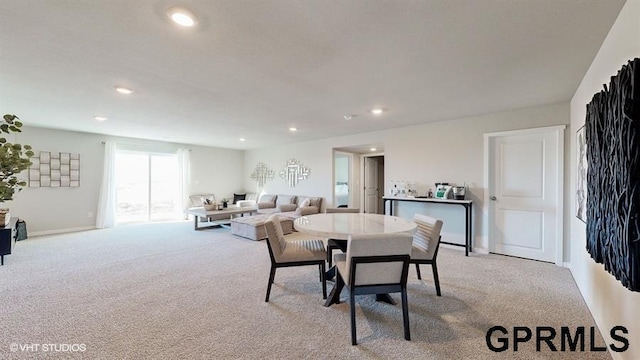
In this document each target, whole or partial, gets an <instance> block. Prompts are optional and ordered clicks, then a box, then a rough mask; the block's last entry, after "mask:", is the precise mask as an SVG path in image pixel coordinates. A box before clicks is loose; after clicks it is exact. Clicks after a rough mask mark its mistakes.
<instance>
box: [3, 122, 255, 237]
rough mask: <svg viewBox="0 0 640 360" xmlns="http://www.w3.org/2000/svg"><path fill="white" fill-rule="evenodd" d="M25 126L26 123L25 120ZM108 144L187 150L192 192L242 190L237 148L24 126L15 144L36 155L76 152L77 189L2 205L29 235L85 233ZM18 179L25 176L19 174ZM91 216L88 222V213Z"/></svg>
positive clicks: (32, 191) (28, 193)
mask: <svg viewBox="0 0 640 360" xmlns="http://www.w3.org/2000/svg"><path fill="white" fill-rule="evenodd" d="M24 120H25V123H27V124H28V119H24ZM105 140H113V141H116V142H117V143H122V144H126V145H127V146H128V147H129V148H135V149H138V150H149V151H153V150H161V151H166V150H170V151H175V150H177V149H178V148H180V147H183V148H189V149H192V151H191V163H192V164H191V169H192V173H191V180H192V183H191V187H192V189H191V193H192V194H199V193H214V194H215V195H216V196H233V192H234V191H241V190H242V183H243V177H242V174H243V162H244V153H243V151H240V150H229V149H218V148H210V147H202V146H193V145H181V144H173V143H163V142H156V141H145V140H138V139H131V138H118V137H109V136H106V135H98V134H87V133H79V132H70V131H62V130H51V129H43V128H36V127H29V126H25V127H24V128H23V132H22V133H21V134H19V135H18V136H17V138H16V142H18V143H21V144H29V145H31V146H32V147H33V148H34V150H35V151H36V152H38V151H52V152H70V153H79V154H80V187H78V188H50V187H46V188H44V187H43V188H29V187H25V188H23V190H22V191H21V192H19V193H17V194H16V195H15V196H14V200H13V201H10V202H7V203H6V204H4V207H9V208H10V209H11V214H12V216H18V217H20V218H21V219H24V220H25V221H26V222H27V229H28V233H29V235H30V236H33V235H38V234H44V233H53V232H64V231H70V230H81V229H90V228H94V227H95V214H96V212H97V206H98V205H97V204H98V194H99V193H100V183H101V180H102V169H103V165H102V164H103V160H104V145H103V144H102V141H105ZM22 176H25V177H26V174H25V173H23V175H22ZM90 212H91V213H93V215H94V217H93V218H90V217H89V216H88V214H89V213H90Z"/></svg>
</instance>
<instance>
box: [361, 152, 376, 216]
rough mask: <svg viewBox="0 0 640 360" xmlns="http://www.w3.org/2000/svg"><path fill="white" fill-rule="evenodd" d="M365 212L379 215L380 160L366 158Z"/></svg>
mask: <svg viewBox="0 0 640 360" xmlns="http://www.w3.org/2000/svg"><path fill="white" fill-rule="evenodd" d="M364 212H365V213H368V214H377V213H378V160H376V159H374V158H370V157H366V158H364Z"/></svg>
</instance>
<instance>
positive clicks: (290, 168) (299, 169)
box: [280, 158, 311, 187]
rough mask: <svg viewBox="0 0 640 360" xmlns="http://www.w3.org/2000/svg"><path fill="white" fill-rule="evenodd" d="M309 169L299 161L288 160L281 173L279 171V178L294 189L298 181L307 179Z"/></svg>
mask: <svg viewBox="0 0 640 360" xmlns="http://www.w3.org/2000/svg"><path fill="white" fill-rule="evenodd" d="M310 173H311V169H309V168H308V167H306V166H304V165H303V164H302V163H301V162H300V161H298V160H296V159H293V158H292V159H289V160H287V163H286V164H285V166H284V168H283V169H282V171H280V177H281V178H283V179H284V180H285V181H286V182H287V185H289V187H296V185H298V182H300V180H305V179H306V178H308V177H309V174H310Z"/></svg>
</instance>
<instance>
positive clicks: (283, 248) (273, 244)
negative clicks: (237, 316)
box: [264, 214, 327, 302]
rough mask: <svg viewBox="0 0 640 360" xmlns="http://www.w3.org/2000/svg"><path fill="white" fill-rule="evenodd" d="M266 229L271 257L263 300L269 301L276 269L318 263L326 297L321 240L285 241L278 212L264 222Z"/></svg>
mask: <svg viewBox="0 0 640 360" xmlns="http://www.w3.org/2000/svg"><path fill="white" fill-rule="evenodd" d="M264 226H265V228H266V230H267V247H268V248H269V257H270V258H271V272H270V273H269V284H268V285H267V296H266V297H265V300H264V301H265V302H269V294H270V293H271V285H272V284H273V279H274V277H275V276H276V269H277V268H281V267H290V266H305V265H318V269H319V272H320V281H321V282H322V298H323V299H326V298H327V282H326V279H325V263H324V262H325V256H326V250H325V248H324V243H323V242H322V240H296V241H286V240H285V238H284V233H283V231H282V226H281V225H280V218H279V216H278V214H272V215H271V216H269V218H268V219H267V221H266V222H265V223H264Z"/></svg>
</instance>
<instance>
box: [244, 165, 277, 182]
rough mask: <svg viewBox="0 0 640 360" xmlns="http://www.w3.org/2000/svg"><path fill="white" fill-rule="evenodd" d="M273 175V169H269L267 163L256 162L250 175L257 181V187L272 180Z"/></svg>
mask: <svg viewBox="0 0 640 360" xmlns="http://www.w3.org/2000/svg"><path fill="white" fill-rule="evenodd" d="M274 175H275V171H273V170H271V169H270V168H269V167H268V166H267V164H265V163H263V162H258V163H257V164H256V167H255V169H254V170H253V172H252V173H251V175H250V177H251V180H253V181H256V182H257V183H258V186H259V187H263V186H264V184H266V183H267V182H268V181H271V180H273V176H274Z"/></svg>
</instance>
